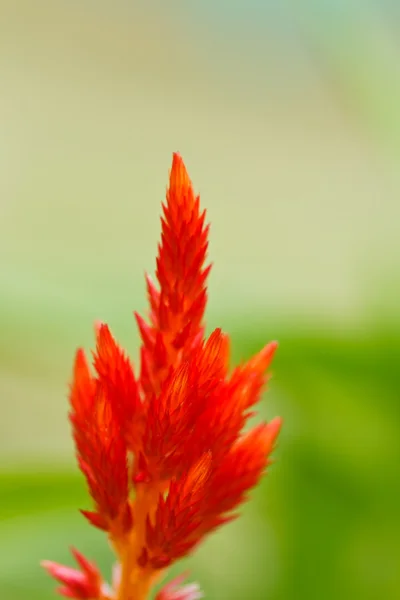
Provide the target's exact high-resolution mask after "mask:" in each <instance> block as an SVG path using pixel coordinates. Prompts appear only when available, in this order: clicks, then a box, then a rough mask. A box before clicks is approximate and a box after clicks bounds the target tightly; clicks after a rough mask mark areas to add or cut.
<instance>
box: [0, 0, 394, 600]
mask: <svg viewBox="0 0 400 600" xmlns="http://www.w3.org/2000/svg"><path fill="white" fill-rule="evenodd" d="M399 65H400V9H399V4H398V3H397V2H396V0H392V1H389V0H375V1H373V0H369V1H364V2H357V1H356V0H353V1H351V0H347V2H345V1H344V0H341V1H340V0H331V1H330V2H316V0H304V1H303V2H294V1H290V0H286V1H284V0H282V1H280V2H278V1H276V2H268V1H267V0H265V1H264V2H262V1H261V0H258V2H257V0H247V2H244V1H243V2H239V1H237V2H233V1H231V2H227V1H226V0H225V1H223V0H214V1H213V2H211V1H210V0H207V1H206V0H204V1H203V2H198V3H196V2H194V1H190V0H187V1H186V2H183V1H182V2H179V1H177V0H171V1H170V2H164V3H160V2H157V1H150V2H142V3H141V2H135V1H132V2H128V1H125V2H124V1H123V0H114V1H113V2H111V1H110V0H109V1H106V0H103V1H102V2H101V1H99V0H98V1H96V2H95V1H93V0H92V1H90V0H80V1H79V2H78V1H77V0H69V1H67V0H52V1H50V0H47V1H46V0H36V1H35V2H31V1H29V0H0V73H1V77H0V81H1V84H0V107H1V115H2V118H1V135H0V169H1V177H0V228H1V229H0V233H1V234H0V260H1V262H0V326H1V335H0V410H1V414H0V598H1V600H3V599H4V600H25V599H28V598H29V600H39V599H40V600H50V599H51V598H54V597H55V596H54V593H53V584H52V582H51V581H50V580H49V579H48V578H47V577H46V576H45V574H44V573H42V572H41V570H40V568H39V566H38V563H39V560H40V559H42V558H50V559H53V560H58V561H66V562H69V560H70V559H69V557H68V546H69V545H71V544H74V545H76V546H77V547H78V548H79V549H81V550H82V551H84V552H86V553H87V555H88V556H89V557H93V558H96V559H97V560H98V561H99V563H100V564H101V566H102V568H103V569H104V574H105V575H106V576H107V577H109V574H110V570H111V564H112V557H111V554H110V552H109V549H108V546H107V543H106V540H105V539H104V538H103V536H101V535H100V534H98V533H97V532H96V531H94V530H92V529H91V528H90V527H89V526H87V525H86V523H85V522H84V520H83V519H82V518H81V517H80V516H79V513H78V511H77V509H78V507H83V508H85V507H89V506H90V503H89V501H88V497H87V494H86V491H85V487H84V483H83V480H82V478H81V477H80V476H79V474H78V472H77V469H76V467H75V463H74V457H73V448H72V444H71V440H70V433H69V428H68V423H67V419H66V414H67V402H66V392H67V383H68V381H69V378H70V372H71V363H72V357H73V353H74V350H75V348H76V346H78V345H84V346H85V347H90V345H91V344H92V324H93V321H94V320H95V319H102V320H105V321H107V322H108V323H109V324H110V325H111V327H112V329H113V331H114V333H115V334H116V336H117V337H118V339H119V340H120V341H121V343H123V344H124V345H125V346H126V347H127V348H128V349H129V350H130V351H131V352H132V355H133V356H134V357H136V356H137V348H138V337H137V333H136V331H135V326H134V322H133V319H132V317H131V311H132V310H133V309H138V310H140V311H142V312H144V311H145V292H144V282H143V276H142V275H143V271H144V269H146V270H149V271H150V272H152V271H153V269H154V262H155V261H154V257H155V249H156V243H157V240H158V236H159V220H158V215H159V213H160V202H161V201H162V199H163V197H164V191H165V186H166V182H167V175H168V169H169V166H170V162H171V153H172V151H174V150H178V151H180V152H181V153H182V155H183V157H184V160H185V161H186V163H187V166H188V169H189V171H190V173H191V176H192V178H193V181H194V184H195V187H196V189H197V190H198V191H199V192H200V193H201V196H202V202H203V206H204V207H206V208H207V210H208V216H209V219H210V220H211V222H212V230H211V245H210V255H211V259H212V261H213V262H214V263H215V267H214V270H213V272H212V276H211V281H210V301H209V307H208V325H209V328H210V329H211V328H212V327H215V326H217V325H219V326H222V327H223V328H224V329H225V330H227V331H229V332H231V333H232V337H233V347H234V357H233V362H236V361H238V360H240V359H242V358H244V357H247V356H248V355H249V354H250V353H252V352H255V351H257V350H258V349H259V348H260V347H261V346H262V345H263V344H264V343H265V342H266V341H268V340H270V339H278V340H279V341H280V348H279V352H278V355H277V357H276V361H275V363H274V379H273V380H272V382H271V385H270V391H269V393H268V395H267V397H266V399H265V401H264V402H263V405H262V408H261V412H262V413H263V415H264V416H266V417H267V418H269V417H271V416H274V415H276V414H280V415H282V416H283V417H284V420H285V427H284V430H283V433H282V436H281V440H280V445H279V448H278V450H277V452H276V461H275V464H274V465H273V467H272V468H271V471H270V474H269V476H268V477H267V478H266V479H265V480H264V481H263V483H262V485H260V487H259V488H258V489H257V490H256V491H255V492H254V494H253V495H252V501H251V503H250V504H249V505H247V507H246V509H245V510H244V511H243V517H242V518H241V519H240V520H239V521H237V522H236V523H234V524H232V525H230V526H228V527H226V528H225V529H224V530H222V531H221V532H220V533H218V534H216V535H214V536H213V537H212V538H210V539H209V541H207V542H206V543H205V545H204V547H203V548H202V549H201V550H200V551H199V552H198V553H197V554H196V556H195V557H193V558H192V559H190V560H189V561H188V565H189V567H190V569H191V571H192V578H193V579H196V580H199V581H200V582H201V585H202V587H203V588H204V590H205V592H206V597H207V598H210V600H213V599H215V600H217V599H220V600H243V599H244V598H248V599H254V600H300V599H303V598H304V599H305V600H306V599H307V600H313V599H318V600H330V599H332V600H333V599H335V600H337V599H338V598H343V599H345V600H346V599H349V600H350V599H351V600H355V599H358V598H362V599H363V600H374V599H377V598H379V599H383V598H384V599H385V600H396V599H398V598H400V514H399V505H400V504H399V500H400V493H399V491H400V483H399V463H400V416H399V415H400V411H399V400H400V398H399V357H400V307H399V298H400V289H399V267H400V201H399V197H400V169H399V167H400V155H399V153H400V111H399V106H400V66H399ZM181 568H182V566H181V565H180V566H179V569H181ZM179 569H178V570H179Z"/></svg>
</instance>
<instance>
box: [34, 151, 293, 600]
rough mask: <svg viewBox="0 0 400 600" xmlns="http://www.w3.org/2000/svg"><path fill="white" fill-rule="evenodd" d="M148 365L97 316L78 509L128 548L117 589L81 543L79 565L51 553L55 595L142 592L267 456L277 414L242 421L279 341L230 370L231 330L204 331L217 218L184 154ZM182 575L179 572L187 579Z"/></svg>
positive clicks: (164, 244) (233, 505)
mask: <svg viewBox="0 0 400 600" xmlns="http://www.w3.org/2000/svg"><path fill="white" fill-rule="evenodd" d="M161 224H162V235H161V243H160V245H159V248H158V256H157V270H156V276H157V280H158V285H156V284H155V283H153V281H152V280H151V278H150V277H149V276H147V277H146V280H147V293H148V299H149V305H150V310H149V320H148V321H146V320H145V319H144V318H142V317H141V316H140V315H138V314H135V316H136V321H137V324H138V327H139V333H140V337H141V340H142V346H141V349H140V370H139V376H138V377H136V376H135V374H134V369H133V365H132V363H131V362H130V360H129V358H128V357H127V355H126V353H125V352H124V351H123V350H122V349H121V348H120V346H119V345H118V344H117V342H116V341H115V339H114V338H113V336H112V334H111V332H110V330H109V328H108V326H107V325H104V324H99V325H97V326H96V349H95V351H94V353H93V367H94V369H93V373H92V372H91V370H90V368H89V365H88V363H87V360H86V357H85V354H84V352H83V350H78V352H77V355H76V359H75V367H74V375H73V381H72V385H71V393H70V405H71V412H70V420H71V424H72V431H73V436H74V440H75V445H76V451H77V456H78V463H79V466H80V468H81V470H82V472H83V474H84V476H85V477H86V480H87V483H88V487H89V491H90V494H91V496H92V498H93V501H94V510H93V511H82V513H83V514H84V515H85V517H86V518H87V519H88V520H89V522H90V523H91V524H92V525H94V526H95V527H98V528H100V529H103V530H105V531H107V532H108V535H109V538H110V540H111V543H112V545H113V547H114V549H115V552H116V554H117V557H118V560H119V567H118V569H117V572H118V573H119V575H118V577H116V578H115V579H114V582H113V589H112V590H111V589H110V588H108V587H106V586H105V585H104V584H102V582H101V578H100V575H99V573H98V571H97V569H96V568H95V567H94V565H92V564H91V563H89V562H88V561H86V559H84V558H83V557H82V556H81V555H80V554H78V553H77V552H76V551H74V554H75V557H76V559H77V561H78V562H79V564H80V566H81V569H82V571H76V570H75V569H71V568H69V567H63V566H61V565H57V564H56V563H49V562H46V563H44V566H45V568H46V569H47V570H48V571H49V573H50V574H51V575H52V576H53V577H55V578H56V579H58V580H59V581H61V582H62V584H63V587H62V588H60V590H59V591H60V593H61V594H63V595H64V596H67V597H70V598H78V599H85V598H87V599H89V598H91V599H92V600H93V599H94V600H96V599H99V600H133V599H134V600H145V599H146V598H148V595H149V593H150V590H151V588H152V587H153V585H154V583H155V582H156V581H157V579H158V578H159V576H160V575H161V571H162V570H164V569H165V568H166V567H168V566H169V565H171V564H172V563H173V562H174V561H176V560H178V559H179V558H181V557H183V556H185V555H186V554H188V553H189V552H190V551H192V550H193V549H194V548H195V547H196V546H197V545H198V544H199V543H200V542H201V541H202V540H203V539H204V537H205V536H206V535H207V534H208V533H210V532H211V531H213V530H214V529H215V528H217V527H219V526H220V525H222V524H223V523H226V522H228V521H230V520H232V519H233V518H235V517H236V516H237V512H236V511H237V508H238V506H239V505H240V504H241V503H242V502H243V501H244V500H246V498H247V495H248V492H249V490H250V489H251V488H252V487H254V486H255V485H256V484H257V483H258V481H259V479H260V477H261V476H262V474H263V473H264V472H265V470H266V468H267V466H268V464H269V462H270V461H269V456H270V454H271V452H272V450H273V447H274V443H275V440H276V438H277V435H278V433H279V429H280V425H281V422H280V419H279V418H278V419H274V420H273V421H271V422H269V423H264V424H261V425H258V426H257V427H255V428H253V429H250V430H249V431H247V432H246V433H243V427H244V425H245V424H246V421H247V419H248V418H249V417H250V416H252V415H254V406H255V405H256V403H257V402H258V401H259V400H260V396H261V394H262V391H263V389H264V388H265V384H266V381H267V379H268V375H267V374H266V371H267V369H268V367H269V365H270V363H271V360H272V358H273V354H274V352H275V350H276V347H277V344H276V343H275V342H272V343H270V344H268V345H267V346H265V348H264V349H263V350H261V351H260V352H259V353H258V354H256V355H255V356H254V357H253V358H251V359H250V360H249V361H248V362H246V363H244V364H242V365H240V366H238V367H237V368H236V369H234V370H233V372H232V373H230V371H229V346H230V344H229V338H228V336H227V335H226V334H223V333H222V331H221V330H220V329H216V330H215V331H214V332H213V333H212V334H211V335H210V336H209V337H208V338H205V337H204V320H203V317H204V310H205V306H206V299H207V291H206V280H207V276H208V274H209V271H210V266H207V265H206V264H205V262H206V253H207V246H208V225H206V224H205V212H204V211H203V212H201V211H200V201H199V197H198V196H195V194H194V191H193V187H192V184H191V181H190V179H189V176H188V174H187V171H186V169H185V167H184V164H183V162H182V159H181V158H180V156H179V155H178V154H174V157H173V163H172V169H171V174H170V182H169V188H168V190H167V199H166V204H165V205H163V217H162V218H161ZM182 581H183V579H182ZM180 583H181V580H180V579H179V580H175V581H174V582H171V583H170V584H167V585H166V586H165V587H164V588H163V589H162V590H161V591H160V592H159V593H158V595H157V600H197V599H198V598H200V597H201V594H200V591H199V589H198V587H197V585H186V586H183V587H179V584H180Z"/></svg>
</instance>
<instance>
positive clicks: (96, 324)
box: [93, 319, 104, 337]
mask: <svg viewBox="0 0 400 600" xmlns="http://www.w3.org/2000/svg"><path fill="white" fill-rule="evenodd" d="M103 326H104V323H103V321H100V319H96V321H95V322H94V323H93V328H94V334H95V336H96V337H97V336H98V335H99V333H100V331H101V329H102V327H103Z"/></svg>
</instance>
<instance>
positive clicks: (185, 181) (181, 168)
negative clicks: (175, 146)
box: [169, 152, 192, 188]
mask: <svg viewBox="0 0 400 600" xmlns="http://www.w3.org/2000/svg"><path fill="white" fill-rule="evenodd" d="M169 185H170V188H176V187H178V188H180V187H186V188H187V187H192V182H191V180H190V177H189V174H188V172H187V169H186V167H185V163H184V162H183V159H182V157H181V155H180V154H179V153H178V152H174V153H173V155H172V167H171V171H170V175H169Z"/></svg>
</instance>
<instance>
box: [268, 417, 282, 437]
mask: <svg viewBox="0 0 400 600" xmlns="http://www.w3.org/2000/svg"><path fill="white" fill-rule="evenodd" d="M282 424H283V419H282V417H275V418H274V419H272V420H271V421H270V422H269V423H268V434H269V437H270V440H271V443H274V442H275V441H276V439H277V437H278V435H279V432H280V430H281V428H282Z"/></svg>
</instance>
